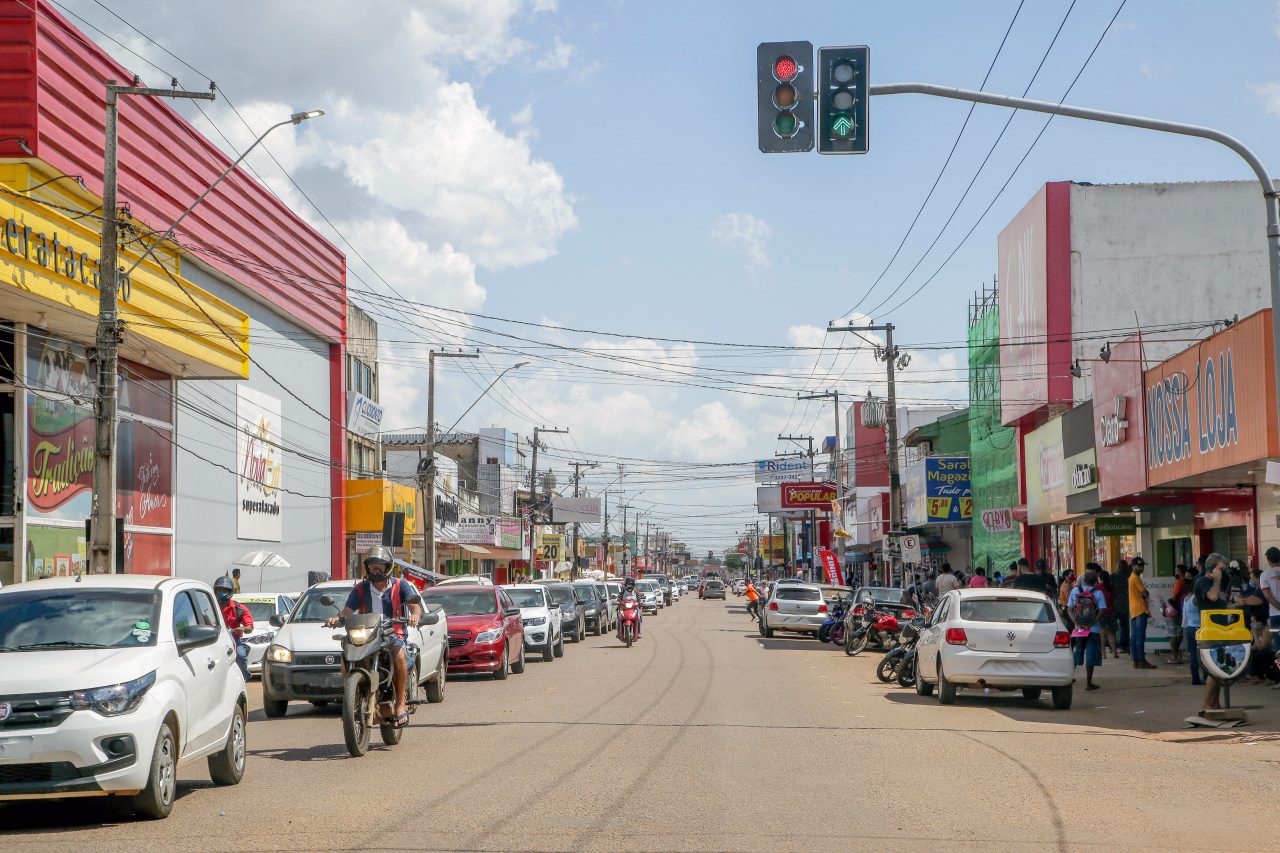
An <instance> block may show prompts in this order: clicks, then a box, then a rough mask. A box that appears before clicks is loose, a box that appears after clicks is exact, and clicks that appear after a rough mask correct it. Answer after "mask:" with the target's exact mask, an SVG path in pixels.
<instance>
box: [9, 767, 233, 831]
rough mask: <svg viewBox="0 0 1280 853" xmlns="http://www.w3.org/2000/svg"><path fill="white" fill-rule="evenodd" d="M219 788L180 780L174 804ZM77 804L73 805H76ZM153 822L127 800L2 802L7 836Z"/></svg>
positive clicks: (116, 798) (94, 799)
mask: <svg viewBox="0 0 1280 853" xmlns="http://www.w3.org/2000/svg"><path fill="white" fill-rule="evenodd" d="M214 787H216V786H215V785H214V784H213V783H212V782H210V781H208V780H203V781H202V780H198V779H197V780H192V781H183V780H179V781H178V792H177V797H176V798H175V800H174V802H175V803H176V802H178V801H179V800H181V799H182V798H183V797H185V796H187V795H188V794H190V793H192V792H193V791H200V790H203V789H206V788H214ZM73 804H74V805H73ZM135 821H138V822H150V821H149V819H148V818H140V817H138V816H137V815H135V814H134V813H133V810H132V809H131V808H130V806H129V799H128V797H82V798H77V799H75V800H70V799H68V800H26V801H22V802H13V803H0V827H4V833H5V834H11V835H23V834H26V833H36V832H78V831H81V830H88V829H101V828H102V827H105V826H119V825H121V824H128V823H133V822H135Z"/></svg>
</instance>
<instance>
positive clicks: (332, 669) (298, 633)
mask: <svg viewBox="0 0 1280 853" xmlns="http://www.w3.org/2000/svg"><path fill="white" fill-rule="evenodd" d="M354 586H355V581H350V580H346V581H328V582H326V583H320V584H316V585H315V586H313V587H311V588H310V589H308V590H307V591H306V592H305V593H303V596H302V598H301V600H300V601H299V602H298V604H297V605H296V606H295V607H294V608H293V610H292V611H291V612H290V613H289V614H287V615H283V616H273V617H271V624H272V625H274V626H276V628H277V631H276V635H275V638H274V639H273V640H272V643H271V645H270V646H269V647H268V648H267V652H266V654H265V655H264V656H263V658H262V709H263V711H264V713H266V715H267V716H268V717H283V716H284V715H285V713H287V712H288V710H289V703H290V702H297V701H302V702H310V703H311V704H312V705H315V706H316V707H324V706H325V705H328V704H329V703H330V702H341V701H342V670H341V666H342V643H341V642H340V641H339V640H335V639H334V636H336V635H340V634H341V633H342V631H341V629H340V628H326V627H325V624H324V620H326V619H328V618H329V617H330V616H337V615H338V613H339V612H340V611H341V609H342V603H343V602H345V601H346V600H347V595H348V594H350V592H351V588H352V587H354ZM326 595H327V596H329V597H330V598H331V599H332V600H333V602H334V603H333V604H332V605H326V604H324V603H323V602H321V600H320V599H321V598H323V597H324V596H326ZM428 607H429V609H430V610H431V611H432V612H435V613H438V614H439V616H440V621H438V622H436V623H435V624H434V625H418V626H416V627H413V628H409V629H408V630H409V637H408V639H409V646H410V652H411V655H410V658H411V659H410V662H409V666H410V673H409V686H408V688H407V689H406V691H405V693H406V698H408V699H415V698H417V694H418V691H419V690H422V691H424V692H425V693H426V698H427V700H428V701H430V702H443V701H444V686H445V675H446V670H447V668H448V665H449V654H448V652H449V644H448V639H447V638H448V636H449V625H448V621H447V619H446V617H445V613H444V611H443V610H442V609H441V608H440V607H438V606H436V605H428ZM425 612H427V611H426V610H425V609H424V613H425Z"/></svg>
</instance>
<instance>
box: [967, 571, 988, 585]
mask: <svg viewBox="0 0 1280 853" xmlns="http://www.w3.org/2000/svg"><path fill="white" fill-rule="evenodd" d="M986 588H987V570H986V569H984V568H982V566H979V567H978V568H976V569H974V570H973V577H971V578H969V589H986Z"/></svg>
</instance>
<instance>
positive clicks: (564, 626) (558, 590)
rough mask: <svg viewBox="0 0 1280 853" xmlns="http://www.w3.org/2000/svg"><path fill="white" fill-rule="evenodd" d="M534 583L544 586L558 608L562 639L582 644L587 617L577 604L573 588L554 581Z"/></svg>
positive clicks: (585, 634) (576, 596) (581, 607)
mask: <svg viewBox="0 0 1280 853" xmlns="http://www.w3.org/2000/svg"><path fill="white" fill-rule="evenodd" d="M534 583H536V584H541V585H542V586H545V587H546V588H547V591H548V592H550V593H551V598H552V600H553V601H555V603H556V605H557V606H559V608H560V619H561V622H560V628H561V630H563V631H564V638H565V639H566V640H571V641H573V642H575V643H580V642H582V640H583V638H584V637H586V636H587V617H586V614H585V613H584V612H583V611H584V608H583V606H582V605H581V604H580V603H578V594H577V593H576V592H574V591H573V586H572V585H571V584H567V583H565V582H564V581H555V580H539V581H534Z"/></svg>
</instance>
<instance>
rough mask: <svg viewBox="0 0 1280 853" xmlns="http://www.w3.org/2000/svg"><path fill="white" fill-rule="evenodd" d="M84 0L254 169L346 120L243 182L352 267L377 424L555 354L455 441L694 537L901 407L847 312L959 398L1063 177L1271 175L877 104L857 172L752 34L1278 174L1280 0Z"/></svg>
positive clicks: (746, 517) (1149, 148)
mask: <svg viewBox="0 0 1280 853" xmlns="http://www.w3.org/2000/svg"><path fill="white" fill-rule="evenodd" d="M59 4H60V6H61V8H63V9H65V10H66V11H68V12H69V13H71V15H72V16H73V17H72V20H73V22H74V23H76V24H77V25H78V26H80V27H81V28H82V29H84V30H85V31H86V33H87V34H88V35H89V36H90V37H91V38H93V39H94V40H95V41H97V42H98V43H99V44H102V45H103V46H104V47H105V48H107V49H108V50H109V51H111V52H112V53H113V54H114V55H116V57H117V58H118V59H120V61H122V62H123V63H124V64H125V65H126V66H127V67H129V68H130V69H131V70H133V71H135V72H136V73H138V74H140V75H141V76H142V77H143V79H144V80H146V81H147V82H149V83H154V84H163V83H167V82H168V81H167V79H166V75H168V74H172V75H174V76H177V77H178V78H179V79H180V80H181V82H182V84H183V85H184V86H186V87H187V88H197V89H198V88H203V84H204V83H206V82H207V79H208V78H209V77H212V78H213V79H214V80H216V81H217V83H218V87H219V91H220V92H221V93H223V95H224V96H225V97H224V98H223V100H221V101H219V102H216V103H215V104H214V105H213V106H212V107H207V108H205V112H204V113H203V114H202V113H198V112H195V111H194V109H193V108H192V107H190V106H189V105H184V106H183V107H182V109H183V110H184V111H185V112H186V114H188V116H189V117H190V118H191V119H192V121H193V123H195V124H196V126H197V127H199V128H200V129H201V130H203V131H204V132H206V133H208V134H209V135H210V137H211V138H213V139H214V140H215V141H216V142H218V143H219V144H220V145H223V147H224V148H225V149H226V150H228V151H233V150H234V151H237V152H238V151H239V150H241V149H243V148H244V147H245V146H247V145H248V144H249V143H250V142H251V141H252V139H253V138H254V137H255V136H256V135H257V134H256V132H253V131H258V130H261V129H263V128H265V127H266V126H268V125H269V124H271V123H273V122H275V121H278V120H280V119H281V118H283V117H286V116H287V115H289V114H290V113H292V112H294V111H296V110H300V109H309V108H316V107H318V108H322V109H324V110H326V112H327V115H326V116H325V117H323V118H321V119H316V120H313V121H310V122H307V123H305V124H303V125H301V126H299V127H298V128H296V129H295V128H292V127H290V128H288V129H286V130H282V131H279V132H277V133H275V134H273V135H272V136H271V138H270V140H269V141H268V143H267V145H266V149H267V150H266V151H263V150H259V151H257V152H255V153H254V154H253V155H251V156H250V158H249V163H250V165H251V167H252V168H253V170H254V172H255V174H256V175H257V176H258V177H259V178H260V179H261V180H263V181H264V182H265V183H267V185H268V186H270V187H271V188H272V190H273V191H275V192H276V193H277V194H278V195H279V196H280V197H281V198H282V199H283V200H285V201H286V203H288V204H290V205H291V206H292V207H293V208H294V209H295V210H297V211H298V212H299V213H300V214H301V215H302V216H304V217H305V218H306V219H307V220H308V221H309V222H311V223H313V224H314V225H315V226H316V227H317V229H318V230H319V231H320V232H321V233H322V234H324V235H325V236H326V237H328V238H329V239H331V240H334V242H335V243H337V244H338V245H339V247H340V248H342V249H343V250H344V251H345V252H346V253H347V255H348V263H349V270H350V278H349V282H348V283H349V286H350V288H351V297H352V299H353V300H355V301H357V302H360V303H361V304H362V305H363V306H364V307H366V308H367V309H368V310H370V311H371V312H372V313H373V314H374V315H375V317H376V318H377V319H378V320H379V323H380V338H381V339H382V344H381V347H380V369H381V370H382V389H381V390H382V395H381V396H382V402H383V404H384V405H385V406H386V408H387V410H388V412H387V416H386V417H387V420H386V421H385V423H387V424H388V425H389V426H392V427H401V426H404V427H409V426H413V425H420V424H422V423H423V422H424V421H425V410H426V401H425V390H424V389H425V382H424V381H423V373H424V355H423V354H424V353H425V352H426V351H427V349H429V348H430V347H432V346H436V347H439V346H450V347H458V346H468V347H474V346H479V347H480V348H481V351H482V353H483V357H482V359H480V360H477V361H475V362H470V361H467V362H463V361H461V360H458V361H454V362H448V361H446V362H443V363H442V364H444V365H445V367H443V368H442V369H441V371H440V372H441V378H440V383H439V387H438V398H437V412H438V413H439V414H438V418H439V420H440V422H441V425H442V426H448V425H449V424H450V423H452V422H453V421H454V419H455V417H456V415H453V414H451V413H461V412H462V411H463V410H465V409H466V408H467V406H469V405H470V404H471V403H472V402H473V401H474V400H475V399H476V397H477V396H478V395H479V394H480V392H481V391H482V390H483V389H484V388H485V386H487V385H488V384H489V383H490V381H491V380H492V379H493V377H494V375H495V374H496V372H497V371H499V370H502V369H504V368H506V367H508V366H510V365H512V364H515V363H517V362H519V361H523V360H529V361H530V362H531V363H530V364H529V365H528V366H527V367H524V368H520V369H519V370H516V371H513V372H510V373H508V374H507V375H506V378H505V379H504V380H502V381H501V382H500V383H499V384H498V385H496V386H495V388H494V390H493V392H491V393H490V394H489V395H488V396H486V397H485V398H484V399H483V400H481V401H480V402H479V403H478V404H477V405H476V406H475V408H474V409H473V410H472V411H471V413H470V414H469V415H468V416H467V417H466V418H465V419H464V420H463V422H462V423H460V425H459V429H464V430H474V429H476V428H479V427H481V426H490V425H501V426H506V427H508V428H509V429H513V430H515V431H517V432H520V433H525V434H527V433H528V432H529V430H530V429H531V427H532V426H534V425H543V426H555V427H559V428H567V429H568V430H569V433H568V435H549V436H547V437H546V442H547V446H548V451H547V453H546V455H545V456H544V457H543V458H544V459H547V460H549V464H551V465H552V466H553V467H554V469H555V470H557V473H558V474H559V479H560V481H561V483H563V482H564V481H565V480H566V479H567V476H566V474H567V471H568V468H567V462H568V461H570V460H573V459H577V460H580V461H584V462H594V463H597V465H598V467H597V468H594V469H591V470H590V471H589V472H588V474H587V476H586V477H585V478H584V488H586V489H588V490H589V491H593V492H599V491H600V490H602V489H604V488H606V487H608V486H609V485H610V481H616V480H618V479H619V476H620V475H619V471H618V470H617V465H618V464H619V463H622V464H623V465H624V469H623V473H622V475H621V480H622V481H621V483H619V484H617V485H613V488H614V489H621V490H622V491H623V493H624V494H623V495H620V496H618V497H617V498H614V499H613V500H614V501H615V506H616V503H617V501H622V502H626V503H630V504H631V505H632V511H633V512H635V511H644V512H646V513H648V517H649V519H650V521H651V522H652V523H653V525H654V526H655V527H661V528H662V529H665V530H669V531H671V532H673V534H674V535H675V538H676V539H677V540H678V541H685V542H688V543H690V544H691V545H693V546H694V548H695V549H696V550H706V549H714V550H720V549H722V548H724V547H725V546H726V545H729V544H732V543H733V542H735V541H736V536H735V534H736V533H737V532H738V531H741V530H743V529H744V528H745V526H747V525H750V524H753V523H754V522H755V521H756V520H757V519H758V518H759V517H758V516H756V515H755V512H754V509H753V501H754V491H753V487H752V484H751V482H750V481H751V476H750V470H749V468H748V467H746V466H745V465H744V464H741V463H745V462H749V461H750V460H753V459H758V458H770V457H772V456H773V454H774V453H775V452H781V451H784V450H789V449H793V448H792V447H788V446H787V445H786V443H785V442H780V441H778V439H777V436H778V435H779V434H780V433H788V434H806V435H808V434H811V435H814V436H816V437H818V438H821V437H822V436H825V435H828V434H830V432H831V428H830V425H831V420H832V412H831V402H830V401H829V400H816V401H797V400H796V399H795V397H796V395H797V394H799V393H814V392H822V391H828V390H838V391H839V392H840V393H841V394H842V395H857V396H859V397H860V396H863V395H865V394H866V393H867V392H868V391H874V392H877V393H883V383H882V382H881V381H880V378H881V374H882V368H881V367H880V366H879V364H878V363H876V362H875V361H874V358H873V356H872V354H871V353H870V351H869V348H868V347H862V348H860V349H859V348H858V341H856V340H854V339H849V338H848V336H843V335H828V334H827V333H826V332H825V329H826V325H827V323H828V321H830V320H832V319H836V318H844V317H850V318H853V319H856V320H866V319H872V320H874V321H876V322H885V321H889V322H893V323H894V324H895V325H896V326H897V333H896V336H897V343H898V344H899V345H900V346H903V347H904V348H905V349H907V350H908V351H910V352H911V354H912V362H911V365H910V366H909V367H908V369H907V370H906V371H904V372H903V374H902V377H901V384H900V386H899V393H900V395H901V396H902V397H903V398H904V399H906V400H907V401H908V403H909V404H912V405H921V406H923V405H948V404H955V405H963V404H964V403H963V401H964V399H965V396H966V385H965V371H964V365H965V351H964V348H963V341H964V339H965V335H966V332H967V326H966V317H967V309H966V306H967V304H968V301H969V300H970V299H971V298H972V297H973V295H974V293H975V292H976V291H977V290H978V289H979V288H981V287H982V285H983V284H984V283H987V284H989V283H990V282H991V281H992V277H993V275H994V273H995V266H996V258H995V256H996V235H997V234H998V233H999V231H1000V230H1001V229H1002V228H1003V227H1004V225H1006V224H1007V223H1008V222H1009V220H1010V219H1012V217H1013V216H1014V214H1015V213H1016V212H1017V211H1018V210H1019V209H1020V208H1021V207H1022V206H1023V205H1024V204H1025V203H1026V202H1027V201H1028V200H1029V199H1030V198H1031V197H1032V195H1034V193H1035V192H1036V190H1037V188H1038V187H1039V186H1040V185H1041V184H1043V183H1044V182H1045V181H1051V180H1076V181H1089V182H1093V183H1129V182H1143V181H1196V180H1220V179H1245V178H1248V177H1249V176H1250V175H1249V173H1248V171H1247V169H1246V167H1245V166H1244V164H1243V163H1242V162H1241V161H1240V160H1239V159H1238V158H1237V157H1235V155H1232V154H1230V153H1229V152H1227V151H1226V150H1225V149H1222V148H1219V147H1217V146H1214V145H1213V144H1211V143H1207V142H1203V141H1200V140H1192V139H1185V138H1179V137H1175V136H1165V135H1160V134H1154V133H1149V132H1143V131H1137V130H1133V129H1128V128H1116V127H1110V126H1106V125H1098V124H1092V123H1084V122H1077V121H1072V120H1069V119H1061V118H1060V119H1055V120H1054V121H1053V122H1052V123H1051V124H1050V125H1049V127H1048V128H1047V129H1046V130H1045V131H1044V133H1043V136H1042V137H1041V138H1040V140H1039V142H1038V143H1035V145H1034V147H1031V146H1032V144H1033V141H1034V140H1035V138H1036V136H1037V134H1039V133H1040V132H1041V129H1042V127H1043V125H1044V122H1045V120H1046V119H1045V117H1044V116H1040V115H1032V114H1027V113H1017V114H1011V113H1010V112H1009V111H1007V110H1004V109H1001V108H996V107H977V108H976V109H974V110H973V111H972V115H971V116H969V117H968V119H967V123H966V116H967V115H968V114H969V112H970V108H969V105H967V104H964V103H960V102H955V101H949V100H942V99H937V98H927V97H922V96H916V95H899V96H885V97H876V98H873V100H872V103H871V105H870V118H869V129H870V140H871V144H870V152H869V153H868V154H866V155H864V156H849V157H823V156H819V155H818V154H816V153H813V152H810V153H807V154H775V155H764V154H762V153H760V151H759V150H758V147H757V140H756V105H755V104H756V101H755V99H756V92H755V53H756V45H757V44H758V43H759V42H762V41H781V40H791V39H806V40H808V41H810V42H812V43H813V44H814V45H815V46H822V45H842V44H867V45H869V46H870V48H871V64H870V67H871V79H872V82H873V83H886V82H905V81H923V82H934V83H941V84H947V85H953V86H959V87H966V88H978V87H979V86H981V85H982V82H983V79H984V77H985V76H986V75H987V73H988V69H989V68H990V77H989V79H988V80H987V83H986V86H985V88H986V89H987V90H989V91H994V92H1001V93H1005V94H1014V95H1020V94H1022V93H1023V92H1024V91H1026V92H1027V94H1028V95H1029V96H1030V97H1037V98H1043V99H1046V100H1054V101H1056V100H1058V99H1060V98H1062V97H1063V95H1064V93H1065V92H1066V91H1067V89H1068V87H1069V86H1071V84H1072V80H1073V79H1074V78H1076V76H1077V75H1079V79H1078V81H1077V82H1076V83H1075V85H1074V88H1072V89H1071V91H1070V97H1069V99H1068V101H1069V102H1070V103H1075V104H1080V105H1086V106H1093V107H1099V108H1104V109H1111V110H1119V111H1124V112H1130V113H1139V114H1145V115H1151V116H1158V117H1163V118H1169V119H1175V120H1180V121H1187V122H1192V123H1197V124H1204V125H1209V126H1212V127H1216V128H1219V129H1221V130H1225V131H1227V132H1229V133H1231V134H1233V135H1235V136H1237V137H1238V138H1240V139H1241V140H1243V141H1244V142H1245V143H1246V144H1248V145H1250V146H1251V147H1253V148H1254V150H1255V151H1256V152H1257V153H1258V154H1259V155H1260V156H1261V157H1262V159H1263V161H1264V162H1267V163H1269V164H1271V166H1272V169H1273V171H1274V170H1275V169H1278V168H1280V165H1277V164H1280V3H1277V2H1274V0H1235V2H1231V3H1222V2H1214V3H1210V2H1186V0H1126V2H1123V3H1121V0H1074V2H1073V0H1025V2H1022V3H1021V4H1020V3H1019V2H1017V0H1002V2H972V3H964V4H958V3H945V2H933V1H932V0H929V2H924V1H923V0H922V2H919V3H914V4H902V3H897V2H871V0H864V2H859V3H856V4H854V3H849V2H847V1H846V2H839V1H838V0H836V1H834V2H789V3H777V2H749V0H719V2H711V0H697V2H690V0H558V2H557V0H416V2H408V0H367V2H364V3H361V4H351V3H349V2H337V0H272V1H271V2H261V0H259V2H251V0H227V2H218V3H212V2H205V3H190V2H173V0H147V2H141V0H103V2H98V0H59ZM1117 10H1119V14H1117ZM1113 17H1114V23H1110V22H1112V20H1113ZM1011 23H1012V26H1011ZM1109 23H1110V27H1109V29H1108V24H1109ZM1104 31H1105V32H1106V36H1105V38H1103V39H1102V41H1101V43H1100V44H1099V43H1098V40H1099V37H1100V36H1102V35H1103V33H1104ZM1006 33H1007V38H1006ZM113 40H114V41H113ZM1002 42H1003V44H1002ZM1095 45H1097V49H1096V52H1094V53H1093V55H1092V57H1091V58H1089V57H1090V53H1091V52H1093V51H1094V48H1095ZM997 51H999V53H998V54H997ZM1046 51H1047V53H1046ZM993 58H994V59H995V62H994V65H993V64H992V61H993ZM1086 59H1087V60H1088V61H1087V62H1086ZM148 63H154V66H158V68H157V67H154V66H152V65H150V64H148ZM1082 68H1083V71H1082V70H1081V69H1082ZM161 69H163V71H162V70H161ZM233 108H234V109H233ZM1011 115H1012V120H1011V121H1010V116H1011ZM242 119H243V121H242ZM1006 123H1008V128H1007V130H1005V131H1004V132H1003V135H1001V134H1002V128H1004V127H1005V125H1006ZM962 127H963V128H964V130H963V134H961V128H962ZM251 128H252V130H251ZM957 137H958V142H957ZM997 139H999V141H998V144H996V142H997ZM993 144H994V148H993ZM953 146H954V153H953V154H952V155H951V157H950V161H949V162H947V161H948V154H949V152H951V151H952V148H953ZM1029 148H1030V153H1029V154H1028V153H1027V152H1028V149H1029ZM267 151H269V152H270V155H268V154H267ZM1024 155H1025V159H1023V158H1024ZM984 161H985V162H984ZM1020 161H1022V162H1021V165H1019V162H1020ZM944 162H945V163H947V166H946V169H945V170H943V165H944ZM940 170H943V171H941V178H939V173H940ZM286 173H287V174H286ZM935 181H936V182H937V184H936V188H935V189H934V190H933V192H932V195H930V189H931V187H932V186H933V185H934V183H935ZM970 185H971V186H970ZM299 188H300V189H299ZM303 192H305V194H306V197H304V196H303ZM307 197H309V198H310V201H308V200H307ZM926 197H928V203H927V204H923V203H924V202H925V199H926ZM313 203H314V205H313ZM922 204H923V206H922ZM317 208H318V210H317ZM984 211H985V214H984ZM917 213H919V218H918V220H917V221H916V222H915V225H914V226H912V222H913V219H915V217H916V216H917ZM1259 219H1260V223H1259V230H1260V234H1259V239H1261V208H1259ZM334 226H336V229H337V233H335V231H334ZM899 247H901V248H899ZM895 254H896V256H895ZM428 306H431V307H428ZM855 309H856V311H855ZM451 312H470V313H451ZM476 315H487V316H476ZM489 318H502V319H489ZM1188 319H1199V318H1188ZM511 320H514V321H518V322H517V323H511V322H508V321H511ZM605 333H609V334H605ZM681 341H685V342H687V343H682V342H681ZM703 342H714V343H716V344H734V345H736V346H721V345H711V344H709V343H703ZM742 345H747V346H742ZM913 347H915V348H914V349H913ZM735 463H736V464H735ZM633 517H634V516H633Z"/></svg>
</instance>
